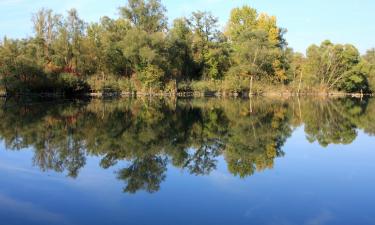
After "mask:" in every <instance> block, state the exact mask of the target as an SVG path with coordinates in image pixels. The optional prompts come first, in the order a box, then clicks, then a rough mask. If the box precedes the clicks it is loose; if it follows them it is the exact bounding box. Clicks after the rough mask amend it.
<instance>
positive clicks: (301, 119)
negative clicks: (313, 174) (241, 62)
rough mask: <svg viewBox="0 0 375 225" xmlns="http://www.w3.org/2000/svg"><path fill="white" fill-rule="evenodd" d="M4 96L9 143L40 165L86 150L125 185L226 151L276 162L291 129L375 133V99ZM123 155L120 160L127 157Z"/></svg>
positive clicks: (1, 133) (250, 169) (233, 163)
mask: <svg viewBox="0 0 375 225" xmlns="http://www.w3.org/2000/svg"><path fill="white" fill-rule="evenodd" d="M53 103H54V104H51V103H50V102H48V101H47V102H45V100H44V102H34V103H31V104H30V102H29V101H26V102H23V103H22V102H21V103H20V102H16V101H15V100H14V99H8V100H4V101H1V102H0V106H1V107H0V116H1V118H3V120H2V123H1V124H0V138H1V140H2V141H3V143H4V145H5V146H6V149H7V150H17V151H20V150H28V151H30V149H31V151H33V155H34V156H33V163H34V165H36V166H38V167H39V168H40V169H41V170H42V171H48V170H53V171H56V172H60V173H65V174H66V175H68V176H70V177H73V178H75V177H77V176H79V172H80V170H81V169H82V168H83V167H84V166H85V164H86V160H87V157H89V156H95V157H98V158H99V159H100V167H102V168H103V169H108V168H111V167H113V166H114V165H116V164H118V163H121V162H127V163H125V164H124V165H125V166H124V167H123V168H120V169H118V170H117V171H116V176H117V178H118V179H119V180H121V181H123V182H124V191H125V192H129V193H135V192H137V191H139V190H145V191H148V192H155V191H158V190H159V188H160V185H161V183H162V182H163V180H165V179H166V178H167V166H168V165H171V166H173V167H176V168H180V169H182V170H184V171H187V172H189V173H191V174H193V175H208V174H210V173H211V172H212V171H214V170H215V169H216V166H217V163H218V157H219V156H223V157H224V160H225V162H226V164H227V168H228V171H229V172H230V173H231V174H233V175H234V176H238V177H241V178H245V177H248V176H251V175H253V174H254V173H256V172H260V171H263V170H266V169H270V168H272V167H273V165H274V161H275V159H276V158H278V157H282V156H284V155H285V154H287V152H286V153H285V152H284V151H283V145H284V144H285V142H286V141H287V139H288V138H289V137H290V136H291V135H292V133H293V130H294V129H295V128H297V127H301V126H302V125H304V129H305V134H306V138H307V140H308V141H309V142H317V143H319V144H320V145H321V146H324V147H325V146H328V145H330V144H350V143H352V142H353V141H354V140H355V139H356V137H357V132H358V130H359V129H360V130H363V131H364V132H365V133H367V134H369V135H375V126H374V124H375V123H374V117H373V115H374V112H375V101H374V99H370V100H366V99H365V100H362V101H360V100H359V99H336V100H334V99H324V100H322V99H310V98H306V99H291V100H290V101H281V100H271V99H263V98H262V99H258V98H255V99H252V101H251V105H250V104H249V101H245V100H236V101H233V100H230V99H225V100H222V99H193V100H178V101H177V102H175V101H173V100H172V99H162V100H160V99H155V98H147V99H120V100H115V101H101V100H92V101H89V102H88V101H84V100H75V101H73V102H71V101H68V102H64V101H61V102H57V101H56V100H53ZM121 165H122V163H121Z"/></svg>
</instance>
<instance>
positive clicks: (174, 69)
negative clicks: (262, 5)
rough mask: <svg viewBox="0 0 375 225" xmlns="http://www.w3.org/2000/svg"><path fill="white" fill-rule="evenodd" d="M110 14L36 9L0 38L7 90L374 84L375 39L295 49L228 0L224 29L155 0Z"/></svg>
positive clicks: (232, 89)
mask: <svg viewBox="0 0 375 225" xmlns="http://www.w3.org/2000/svg"><path fill="white" fill-rule="evenodd" d="M119 15H120V16H119V17H118V18H114V19H113V18H109V17H107V16H104V17H102V18H101V19H100V21H99V22H96V23H86V22H85V21H83V20H82V19H81V18H80V17H79V15H78V12H77V11H76V10H75V9H72V10H69V11H68V12H67V14H66V15H65V16H63V15H60V14H56V13H54V12H53V11H52V10H50V9H41V10H40V11H38V12H37V13H35V14H34V15H33V16H32V22H33V30H34V35H33V36H32V37H30V38H25V39H9V38H6V37H5V38H4V39H3V40H2V41H1V42H0V84H1V87H2V89H3V92H5V93H7V94H19V93H40V92H49V93H60V94H77V93H87V92H100V93H106V92H112V93H136V92H138V93H176V92H194V91H200V92H221V93H241V92H247V93H249V92H250V93H260V92H262V91H265V90H267V88H268V89H269V90H275V89H277V88H278V87H283V88H287V89H289V90H291V91H293V92H311V91H326V92H329V91H343V92H360V91H363V92H371V91H374V90H375V75H374V74H375V72H374V71H375V49H371V50H369V51H368V52H367V53H366V54H365V55H363V56H361V55H360V53H359V51H358V50H357V49H356V48H355V46H353V45H350V44H334V43H332V42H330V41H324V42H323V43H321V44H320V45H312V46H310V47H309V48H308V50H307V52H306V55H303V54H301V53H298V52H294V51H293V50H292V49H291V48H290V47H288V45H287V41H286V40H285V37H284V35H285V33H286V29H283V28H280V27H279V26H278V25H277V19H276V17H274V16H270V15H268V14H266V13H259V12H258V11H257V10H256V9H253V8H251V7H249V6H243V7H240V8H235V9H233V10H232V12H231V14H230V18H229V21H228V22H227V23H226V26H225V28H224V29H220V25H219V22H218V18H217V17H215V16H214V15H212V14H211V13H210V12H202V11H196V12H193V13H192V14H191V15H190V16H189V17H182V18H178V19H175V20H174V21H173V23H172V25H170V26H169V25H168V19H167V17H166V8H165V7H164V6H163V5H162V4H161V2H160V0H128V2H127V4H126V5H125V6H123V7H120V8H119Z"/></svg>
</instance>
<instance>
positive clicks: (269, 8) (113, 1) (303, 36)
mask: <svg viewBox="0 0 375 225" xmlns="http://www.w3.org/2000/svg"><path fill="white" fill-rule="evenodd" d="M162 2H163V4H164V5H165V6H166V7H167V9H168V18H169V19H170V20H173V19H174V18H176V17H180V16H189V15H190V13H191V12H192V11H195V10H201V11H211V12H212V13H213V14H214V15H215V16H217V17H219V19H220V23H221V24H222V25H223V26H224V24H225V22H226V21H227V19H228V17H229V13H230V10H231V9H232V8H234V7H237V6H242V5H245V4H247V5H250V6H252V7H254V8H256V9H258V11H260V12H267V13H268V14H271V15H275V16H277V18H278V24H279V26H281V27H285V28H287V29H288V33H287V35H286V38H287V40H288V42H289V46H290V47H293V48H294V49H295V50H297V51H301V52H305V49H306V48H307V47H308V46H309V45H310V44H312V43H320V42H321V41H323V40H325V39H330V40H332V41H333V42H339V43H352V44H354V45H356V46H357V47H358V49H359V50H360V51H361V52H362V53H363V52H365V51H366V50H367V49H369V48H372V47H375V24H374V23H375V1H374V0H303V1H299V0H188V1H186V0H162ZM125 3H126V0H0V37H3V36H5V35H7V36H8V37H13V38H22V37H27V36H30V35H32V31H31V20H30V18H31V15H32V13H33V12H35V11H37V10H38V9H40V8H42V7H45V8H51V9H53V10H54V11H55V12H58V13H64V12H65V11H67V10H68V9H70V8H76V9H78V11H79V13H80V15H81V17H82V18H84V19H85V21H88V22H94V21H98V19H99V18H100V17H101V16H104V15H107V16H110V17H117V16H118V15H117V8H118V7H119V6H121V5H124V4H125Z"/></svg>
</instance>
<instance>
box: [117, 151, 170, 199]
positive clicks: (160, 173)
mask: <svg viewBox="0 0 375 225" xmlns="http://www.w3.org/2000/svg"><path fill="white" fill-rule="evenodd" d="M166 171H167V160H166V158H163V157H160V156H151V157H147V158H144V159H135V160H133V161H132V162H131V165H130V166H129V167H127V168H124V169H121V170H120V171H118V173H117V175H118V176H117V178H118V179H120V180H124V181H125V182H126V187H125V188H124V192H129V193H135V192H137V191H139V190H146V191H147V192H150V193H152V192H156V191H158V190H159V188H160V184H161V182H163V181H164V179H165V177H166V175H165V172H166Z"/></svg>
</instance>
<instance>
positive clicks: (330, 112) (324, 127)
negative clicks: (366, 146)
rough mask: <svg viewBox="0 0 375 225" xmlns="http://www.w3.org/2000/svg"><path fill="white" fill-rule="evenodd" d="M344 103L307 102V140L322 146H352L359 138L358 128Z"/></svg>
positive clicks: (305, 115) (305, 111) (305, 109)
mask: <svg viewBox="0 0 375 225" xmlns="http://www.w3.org/2000/svg"><path fill="white" fill-rule="evenodd" d="M346 112H348V111H347V110H345V104H343V102H342V101H340V100H336V101H332V100H330V99H327V100H321V101H307V102H306V103H305V105H304V116H303V118H304V122H305V132H306V134H307V139H308V140H309V141H310V142H314V141H318V142H319V144H320V145H322V146H327V145H329V144H350V143H351V142H353V140H354V139H355V138H356V136H357V131H356V126H355V124H354V123H352V121H351V120H350V118H347V116H348V115H347V114H345V113H346Z"/></svg>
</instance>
